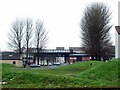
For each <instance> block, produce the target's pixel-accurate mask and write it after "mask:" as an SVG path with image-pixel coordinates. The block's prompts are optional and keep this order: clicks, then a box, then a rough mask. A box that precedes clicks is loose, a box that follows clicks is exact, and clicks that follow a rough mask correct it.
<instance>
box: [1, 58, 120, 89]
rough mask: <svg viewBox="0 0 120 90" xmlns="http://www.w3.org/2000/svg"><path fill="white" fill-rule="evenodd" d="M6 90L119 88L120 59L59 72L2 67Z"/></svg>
mask: <svg viewBox="0 0 120 90" xmlns="http://www.w3.org/2000/svg"><path fill="white" fill-rule="evenodd" d="M2 66H3V67H2V79H3V81H4V82H7V84H6V85H3V88H82V87H89V88H90V87H118V86H120V83H119V81H120V80H119V78H118V75H119V74H118V60H117V59H116V60H112V61H109V62H102V61H85V62H76V63H74V64H72V65H67V66H60V67H57V68H55V69H43V68H41V67H40V68H36V69H35V68H34V69H33V68H26V69H24V68H18V67H16V66H14V65H9V64H3V65H2Z"/></svg>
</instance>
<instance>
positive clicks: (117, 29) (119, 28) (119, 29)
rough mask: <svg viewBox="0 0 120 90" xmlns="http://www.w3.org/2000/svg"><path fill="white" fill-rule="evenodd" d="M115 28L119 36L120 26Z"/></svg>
mask: <svg viewBox="0 0 120 90" xmlns="http://www.w3.org/2000/svg"><path fill="white" fill-rule="evenodd" d="M115 28H116V31H117V33H118V34H120V26H115Z"/></svg>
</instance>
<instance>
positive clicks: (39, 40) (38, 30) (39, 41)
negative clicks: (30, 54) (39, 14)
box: [35, 20, 48, 64]
mask: <svg viewBox="0 0 120 90" xmlns="http://www.w3.org/2000/svg"><path fill="white" fill-rule="evenodd" d="M47 35H48V32H46V30H45V28H44V26H43V22H42V21H40V20H37V21H36V26H35V44H36V50H37V62H38V64H39V59H40V58H39V57H40V56H39V55H40V54H41V59H43V57H42V50H43V49H45V48H46V45H47V41H48V36H47ZM40 52H41V53H40Z"/></svg>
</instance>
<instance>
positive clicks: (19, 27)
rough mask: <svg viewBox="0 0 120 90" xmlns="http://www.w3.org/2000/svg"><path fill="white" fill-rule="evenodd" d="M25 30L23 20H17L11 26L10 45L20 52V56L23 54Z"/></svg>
mask: <svg viewBox="0 0 120 90" xmlns="http://www.w3.org/2000/svg"><path fill="white" fill-rule="evenodd" d="M23 29H24V24H23V21H22V19H16V21H14V22H13V23H12V25H11V29H10V30H11V32H10V33H9V37H8V38H9V42H8V45H9V47H10V48H11V49H13V50H18V52H19V54H22V47H23V43H22V41H23V35H24V34H23Z"/></svg>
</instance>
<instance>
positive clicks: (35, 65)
mask: <svg viewBox="0 0 120 90" xmlns="http://www.w3.org/2000/svg"><path fill="white" fill-rule="evenodd" d="M40 66H41V65H37V64H31V65H30V67H40Z"/></svg>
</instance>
